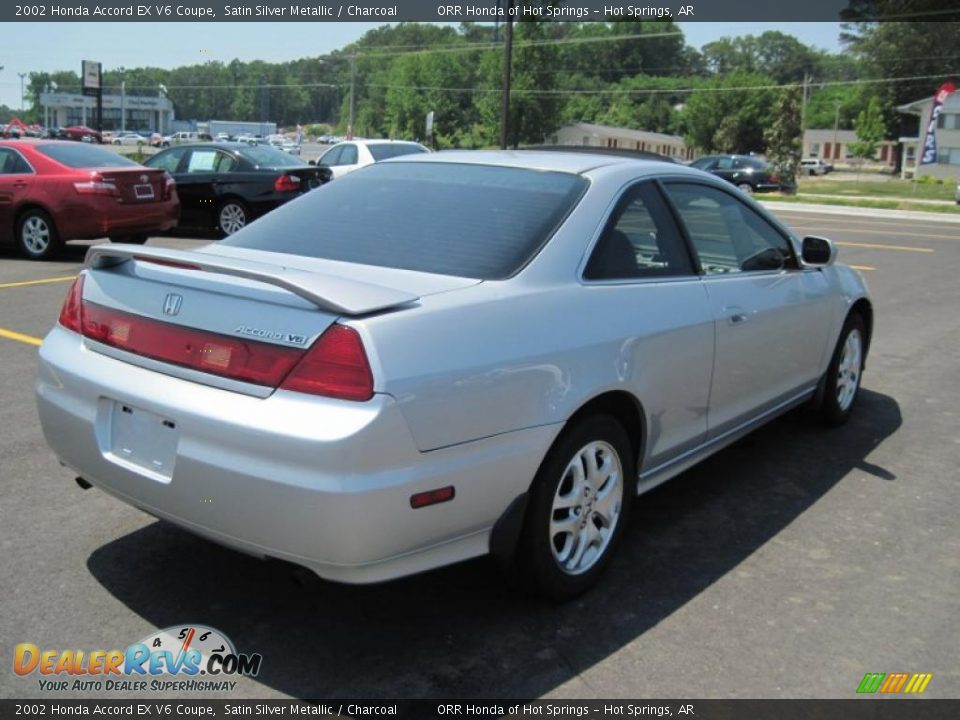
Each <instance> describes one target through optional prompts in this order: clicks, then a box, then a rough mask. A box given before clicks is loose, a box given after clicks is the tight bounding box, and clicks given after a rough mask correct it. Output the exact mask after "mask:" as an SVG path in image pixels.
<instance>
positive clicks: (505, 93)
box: [500, 0, 513, 150]
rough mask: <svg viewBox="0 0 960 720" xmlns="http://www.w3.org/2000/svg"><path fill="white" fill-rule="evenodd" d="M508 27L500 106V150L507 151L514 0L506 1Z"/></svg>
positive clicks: (505, 30) (506, 29) (505, 37)
mask: <svg viewBox="0 0 960 720" xmlns="http://www.w3.org/2000/svg"><path fill="white" fill-rule="evenodd" d="M506 6H507V26H506V28H505V29H504V45H503V90H502V96H501V104H500V149H501V150H506V149H507V145H508V144H509V142H510V69H511V65H512V56H513V13H512V12H511V11H512V10H513V0H506Z"/></svg>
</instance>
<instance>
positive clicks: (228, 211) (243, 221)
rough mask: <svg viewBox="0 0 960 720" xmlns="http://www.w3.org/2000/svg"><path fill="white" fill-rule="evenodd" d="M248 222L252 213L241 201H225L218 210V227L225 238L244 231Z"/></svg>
mask: <svg viewBox="0 0 960 720" xmlns="http://www.w3.org/2000/svg"><path fill="white" fill-rule="evenodd" d="M248 222H250V213H249V211H248V210H247V206H246V205H244V204H243V203H242V202H240V201H239V200H225V201H224V202H223V203H221V205H220V208H219V209H218V210H217V227H218V228H219V229H220V232H222V233H223V235H224V236H225V237H229V236H230V235H233V234H234V233H235V232H238V231H240V230H242V229H243V228H245V227H246V226H247V223H248Z"/></svg>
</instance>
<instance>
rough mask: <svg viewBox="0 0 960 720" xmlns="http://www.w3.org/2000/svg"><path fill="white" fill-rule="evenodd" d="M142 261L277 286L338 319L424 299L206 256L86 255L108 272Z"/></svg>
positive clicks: (105, 249) (136, 251)
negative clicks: (338, 316) (125, 264)
mask: <svg viewBox="0 0 960 720" xmlns="http://www.w3.org/2000/svg"><path fill="white" fill-rule="evenodd" d="M139 259H143V260H146V261H148V262H149V261H154V262H157V263H160V264H169V265H174V266H176V265H177V264H183V265H185V266H187V268H188V269H191V270H192V269H196V270H202V271H204V272H210V273H218V274H220V275H230V276H232V277H239V278H245V279H247V280H256V281H257V282H262V283H267V284H268V285H275V286H276V287H281V288H283V289H284V290H288V291H289V292H291V293H293V294H294V295H298V296H299V297H302V298H303V299H305V300H308V301H309V302H311V303H313V304H314V305H316V306H317V307H318V308H320V309H321V310H327V311H329V312H334V313H337V314H338V315H364V314H366V313H371V312H376V311H378V310H386V309H387V308H391V307H396V306H398V305H407V304H409V303H412V302H415V301H417V300H419V299H420V298H419V296H417V295H413V294H411V293H407V292H403V291H402V290H395V289H394V288H388V287H383V286H382V285H374V284H371V283H367V282H363V281H361V280H351V279H349V278H345V277H338V276H336V275H328V274H324V273H316V272H307V271H305V270H295V269H291V268H287V267H284V266H282V265H270V264H267V263H259V262H251V261H249V260H240V259H238V258H231V257H222V256H218V255H210V254H207V253H197V252H190V251H185V250H173V249H170V248H154V247H143V246H142V245H127V244H122V243H121V244H112V243H111V244H109V245H94V246H93V247H91V248H90V249H89V250H88V251H87V258H86V266H87V267H88V268H90V269H94V270H95V269H103V268H110V267H115V266H117V265H121V264H123V263H125V262H129V261H130V260H139Z"/></svg>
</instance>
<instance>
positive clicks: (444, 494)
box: [410, 485, 456, 509]
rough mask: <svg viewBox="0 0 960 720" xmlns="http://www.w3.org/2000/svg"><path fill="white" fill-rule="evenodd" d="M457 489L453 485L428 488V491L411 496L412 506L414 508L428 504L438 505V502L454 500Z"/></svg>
mask: <svg viewBox="0 0 960 720" xmlns="http://www.w3.org/2000/svg"><path fill="white" fill-rule="evenodd" d="M455 494H456V491H455V490H454V489H453V485H448V486H447V487H443V488H440V489H439V490H428V491H427V492H422V493H417V494H416V495H411V496H410V507H412V508H413V509H417V508H422V507H426V506H427V505H436V504H437V503H443V502H449V501H450V500H453V496H454V495H455Z"/></svg>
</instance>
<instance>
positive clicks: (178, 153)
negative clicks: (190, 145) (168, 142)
mask: <svg viewBox="0 0 960 720" xmlns="http://www.w3.org/2000/svg"><path fill="white" fill-rule="evenodd" d="M186 152H187V149H186V148H182V147H180V148H172V149H170V150H164V151H163V152H160V153H157V154H156V155H154V156H153V157H150V158H147V160H146V162H145V163H144V165H146V166H147V167H152V168H159V169H161V170H166V171H167V172H169V173H174V172H176V171H177V168H178V167H179V166H180V160H181V159H182V158H183V155H184V153H186Z"/></svg>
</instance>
